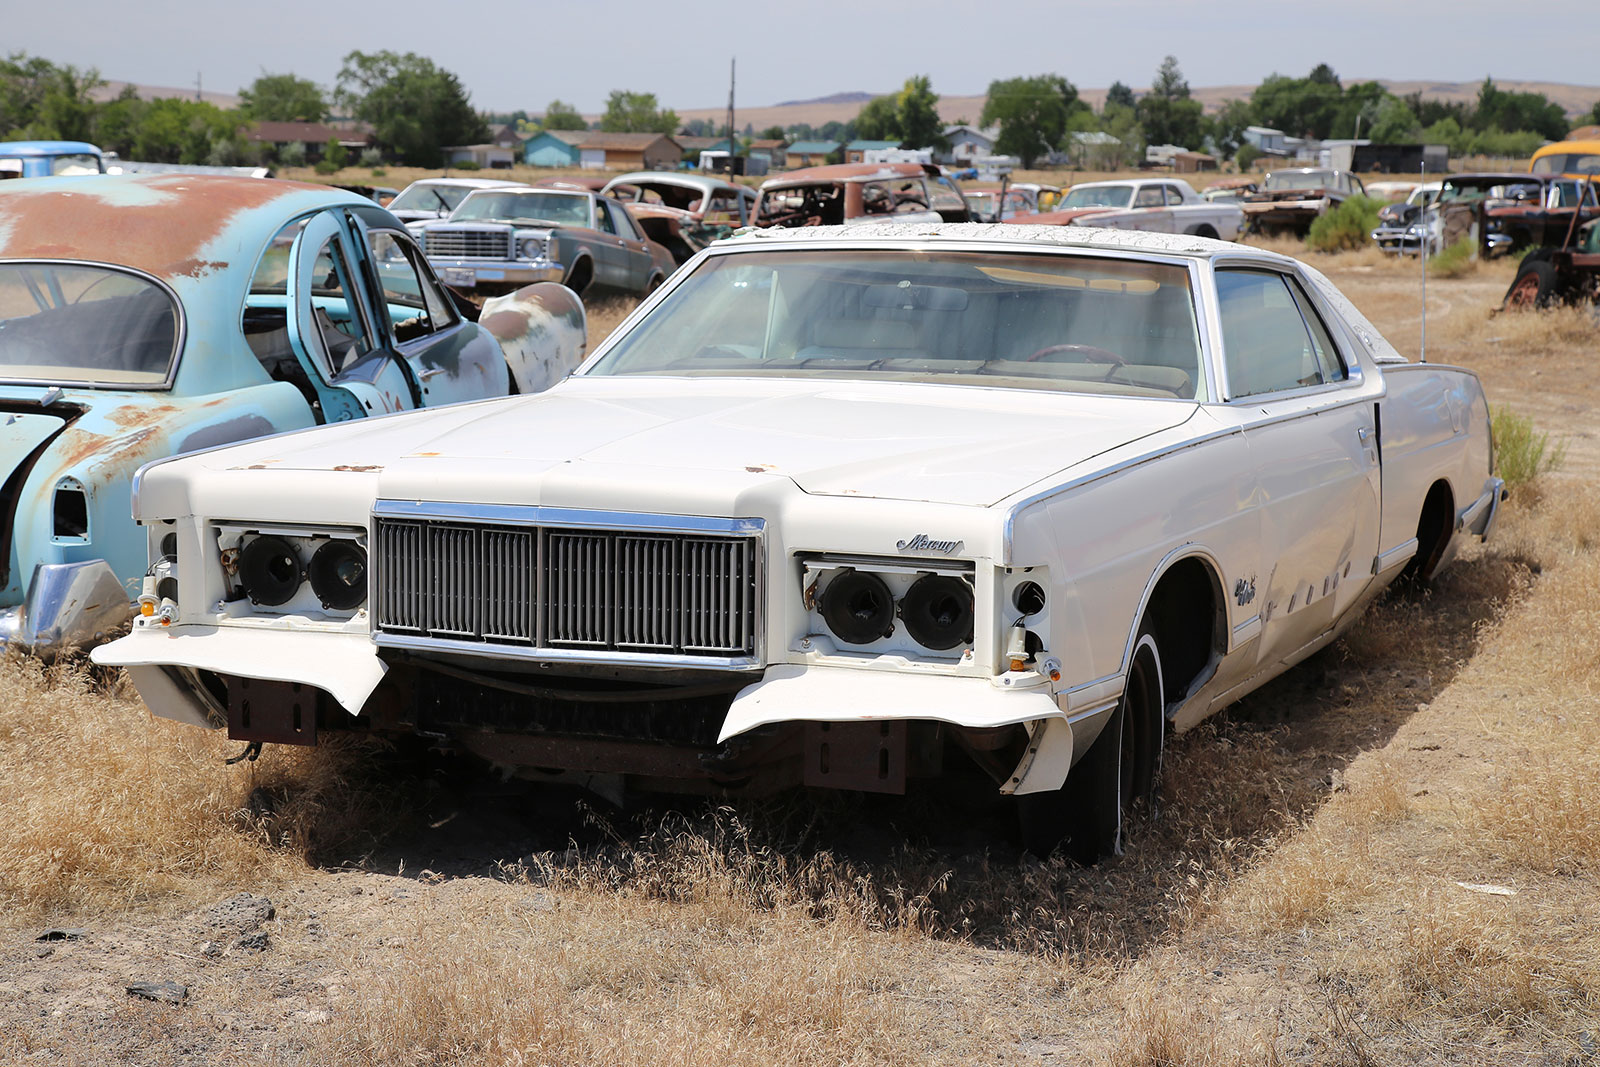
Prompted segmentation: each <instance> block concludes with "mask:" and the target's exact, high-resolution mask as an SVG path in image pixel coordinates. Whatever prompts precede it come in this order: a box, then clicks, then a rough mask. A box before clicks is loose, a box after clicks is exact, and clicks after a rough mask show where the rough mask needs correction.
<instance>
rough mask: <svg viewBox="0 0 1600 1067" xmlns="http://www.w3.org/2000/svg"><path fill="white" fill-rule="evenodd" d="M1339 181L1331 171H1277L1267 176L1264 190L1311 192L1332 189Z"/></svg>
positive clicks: (1270, 191) (1273, 191) (1274, 191)
mask: <svg viewBox="0 0 1600 1067" xmlns="http://www.w3.org/2000/svg"><path fill="white" fill-rule="evenodd" d="M1337 181H1338V178H1337V176H1336V175H1335V174H1334V172H1333V171H1331V170H1314V171H1311V172H1310V173H1307V172H1305V171H1299V170H1275V171H1273V172H1272V173H1271V174H1268V175H1267V182H1266V185H1265V186H1263V188H1264V189H1265V190H1266V191H1267V192H1269V193H1276V192H1285V191H1295V192H1299V191H1305V192H1310V191H1312V190H1313V189H1331V188H1333V186H1334V185H1335V184H1336V183H1337Z"/></svg>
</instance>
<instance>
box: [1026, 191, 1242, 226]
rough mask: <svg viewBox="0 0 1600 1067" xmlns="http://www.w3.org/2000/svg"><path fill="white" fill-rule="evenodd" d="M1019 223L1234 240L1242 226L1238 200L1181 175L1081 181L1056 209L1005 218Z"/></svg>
mask: <svg viewBox="0 0 1600 1067" xmlns="http://www.w3.org/2000/svg"><path fill="white" fill-rule="evenodd" d="M1005 221H1006V222H1009V223H1014V224H1016V225H1019V226H1094V227H1096V228H1099V229H1110V230H1147V231H1149V232H1151V233H1190V234H1194V235H1196V236H1198V237H1216V238H1220V239H1221V240H1224V241H1232V240H1234V239H1235V238H1237V237H1238V236H1239V231H1240V230H1241V229H1242V228H1243V227H1244V211H1243V209H1241V208H1240V207H1239V205H1238V204H1233V203H1228V202H1226V201H1223V202H1216V201H1211V200H1205V199H1203V198H1202V197H1201V196H1200V194H1199V193H1197V192H1195V191H1194V188H1193V187H1192V186H1191V185H1190V184H1189V183H1188V182H1186V181H1184V180H1183V179H1181V178H1154V179H1141V180H1136V181H1121V182H1083V183H1082V184H1080V185H1074V186H1073V187H1072V190H1071V191H1070V192H1068V193H1067V195H1066V196H1064V197H1062V199H1061V202H1060V203H1059V204H1057V205H1056V208H1055V210H1054V211H1048V212H1045V213H1043V214H1040V215H1017V216H1015V217H1013V218H1009V219H1006V220H1005Z"/></svg>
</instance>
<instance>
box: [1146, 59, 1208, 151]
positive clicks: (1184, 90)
mask: <svg viewBox="0 0 1600 1067" xmlns="http://www.w3.org/2000/svg"><path fill="white" fill-rule="evenodd" d="M1138 110H1139V124H1140V125H1141V126H1143V127H1144V134H1145V137H1146V138H1148V139H1149V141H1150V143H1151V144H1177V145H1183V146H1184V147H1185V148H1197V147H1199V145H1200V142H1201V140H1202V139H1203V136H1204V133H1203V130H1202V126H1203V121H1204V117H1205V109H1204V108H1203V107H1202V106H1201V104H1200V101H1198V100H1195V99H1193V98H1192V97H1191V96H1190V95H1189V83H1188V82H1187V81H1185V80H1184V77H1183V71H1182V70H1181V69H1179V67H1178V59H1177V57H1176V56H1168V57H1167V58H1166V59H1164V60H1162V61H1161V67H1160V68H1159V69H1158V70H1157V71H1156V78H1155V81H1154V82H1152V83H1151V85H1150V91H1149V92H1148V93H1146V94H1145V95H1144V97H1143V98H1142V99H1140V101H1139V108H1138Z"/></svg>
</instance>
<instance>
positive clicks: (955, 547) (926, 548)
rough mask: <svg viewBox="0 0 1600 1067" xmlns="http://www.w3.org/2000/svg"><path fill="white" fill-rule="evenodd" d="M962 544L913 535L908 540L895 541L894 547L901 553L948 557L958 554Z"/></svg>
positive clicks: (962, 542) (960, 542)
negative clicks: (922, 553) (927, 553)
mask: <svg viewBox="0 0 1600 1067" xmlns="http://www.w3.org/2000/svg"><path fill="white" fill-rule="evenodd" d="M964 544H966V542H965V541H935V540H934V539H933V538H931V537H929V536H928V535H927V534H915V535H913V536H912V537H911V538H910V539H909V540H906V541H896V542H895V544H894V547H895V548H898V549H899V550H900V551H902V552H933V553H936V554H938V555H941V556H949V555H953V554H954V553H956V552H960V551H961V546H962V545H964Z"/></svg>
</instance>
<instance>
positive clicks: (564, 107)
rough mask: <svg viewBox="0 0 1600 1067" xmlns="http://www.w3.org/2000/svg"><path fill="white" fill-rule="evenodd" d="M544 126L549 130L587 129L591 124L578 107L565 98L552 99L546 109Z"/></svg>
mask: <svg viewBox="0 0 1600 1067" xmlns="http://www.w3.org/2000/svg"><path fill="white" fill-rule="evenodd" d="M544 128H545V129H547V130H587V129H588V128H589V124H588V123H587V122H585V121H584V120H583V116H582V115H580V114H578V109H577V108H575V107H573V106H572V105H571V104H569V103H567V102H566V101H565V100H552V101H550V106H549V107H547V108H545V109H544Z"/></svg>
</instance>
